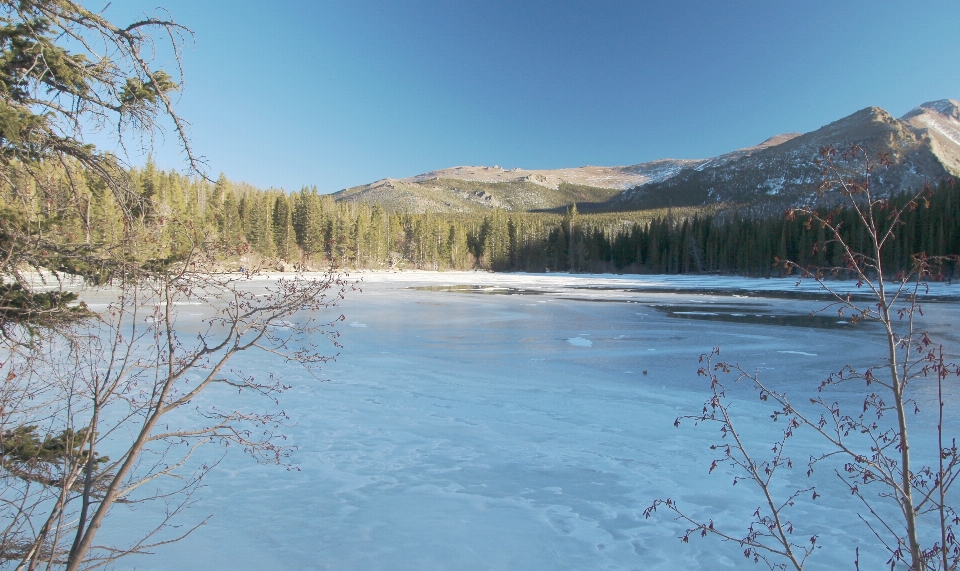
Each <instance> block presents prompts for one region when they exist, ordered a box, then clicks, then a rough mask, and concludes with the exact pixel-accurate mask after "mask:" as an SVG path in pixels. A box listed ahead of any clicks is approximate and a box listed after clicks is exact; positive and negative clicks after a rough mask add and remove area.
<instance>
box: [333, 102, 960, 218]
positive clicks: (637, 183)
mask: <svg viewBox="0 0 960 571" xmlns="http://www.w3.org/2000/svg"><path fill="white" fill-rule="evenodd" d="M851 143H855V144H859V145H861V146H862V147H864V148H866V149H869V150H870V151H871V152H872V153H887V154H888V155H889V157H890V159H891V161H892V163H893V164H892V166H891V167H890V168H888V169H885V170H884V171H883V172H881V173H879V174H878V179H877V183H878V184H880V185H881V187H882V188H884V189H885V190H888V191H892V192H899V191H903V190H909V189H915V188H919V187H920V186H922V185H923V184H924V182H926V181H933V180H937V179H939V178H943V177H948V176H960V102H957V101H956V100H953V99H943V100H938V101H931V102H928V103H924V104H922V105H920V106H918V107H917V108H915V109H913V110H911V111H910V112H908V113H907V114H905V115H904V116H902V117H901V118H899V119H897V118H894V117H893V116H891V115H890V114H889V113H887V112H886V111H884V110H883V109H880V108H879V107H868V108H866V109H862V110H860V111H857V112H856V113H853V114H851V115H849V116H847V117H844V118H842V119H840V120H837V121H834V122H832V123H830V124H828V125H825V126H823V127H821V128H820V129H817V130H815V131H811V132H809V133H805V134H800V133H788V134H783V135H777V136H775V137H771V138H770V139H767V140H766V141H764V142H763V143H760V144H759V145H756V146H754V147H748V148H744V149H738V150H736V151H733V152H730V153H726V154H723V155H720V156H717V157H713V158H708V159H660V160H656V161H650V162H647V163H641V164H636V165H630V166H617V167H600V166H583V167H577V168H564V169H553V170H527V169H520V168H515V169H509V170H507V169H502V168H500V167H498V166H494V167H484V166H459V167H451V168H447V169H441V170H436V171H431V172H428V173H424V174H420V175H416V176H412V177H408V178H404V179H383V180H380V181H377V182H374V183H371V184H367V185H362V186H358V187H353V188H349V189H345V190H342V191H340V192H337V193H335V194H334V197H335V199H336V200H338V201H347V202H365V203H370V204H379V205H381V206H382V207H384V208H387V209H390V210H408V211H413V212H476V211H483V210H486V209H490V208H494V207H499V208H504V209H507V210H524V211H530V210H551V209H562V208H563V207H565V206H567V205H569V204H572V203H574V202H576V203H578V204H581V205H582V206H584V207H586V208H587V209H590V210H607V211H615V210H637V209H647V208H662V207H666V206H671V205H672V206H698V205H706V204H716V203H729V204H737V205H759V206H761V207H769V208H783V207H788V206H796V205H799V204H809V203H811V202H812V201H815V200H817V186H818V183H819V182H820V179H821V172H820V168H819V167H817V166H816V165H815V164H814V163H813V160H814V159H815V158H816V157H817V156H818V154H819V150H820V148H821V147H824V146H831V145H833V146H837V147H838V148H842V147H845V146H847V145H849V144H851Z"/></svg>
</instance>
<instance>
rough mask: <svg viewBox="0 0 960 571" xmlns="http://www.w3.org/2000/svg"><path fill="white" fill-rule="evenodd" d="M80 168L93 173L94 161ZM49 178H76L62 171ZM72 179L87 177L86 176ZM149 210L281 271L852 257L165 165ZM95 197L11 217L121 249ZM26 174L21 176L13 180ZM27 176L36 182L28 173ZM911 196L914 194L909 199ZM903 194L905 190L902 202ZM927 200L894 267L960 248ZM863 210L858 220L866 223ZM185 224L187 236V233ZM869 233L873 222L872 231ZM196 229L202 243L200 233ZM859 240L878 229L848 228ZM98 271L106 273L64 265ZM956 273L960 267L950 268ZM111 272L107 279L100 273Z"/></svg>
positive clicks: (677, 269)
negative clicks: (413, 202)
mask: <svg viewBox="0 0 960 571" xmlns="http://www.w3.org/2000/svg"><path fill="white" fill-rule="evenodd" d="M78 172H80V173H82V172H83V171H82V169H80V170H79V171H78ZM49 176H50V177H53V178H56V177H62V178H64V185H63V188H64V189H68V188H70V185H69V184H67V181H66V177H67V175H66V174H64V173H63V172H62V171H61V170H56V171H54V170H51V172H50V173H49ZM71 176H77V175H76V173H74V174H72V175H71ZM129 176H130V177H131V179H132V182H133V188H134V189H135V190H137V191H138V192H139V193H140V194H141V195H142V197H143V198H145V199H146V200H144V201H142V203H143V204H145V205H146V206H144V207H143V211H142V212H138V213H136V214H137V215H139V216H142V217H148V218H151V219H152V220H153V221H155V222H159V223H160V224H159V225H158V227H159V228H162V229H164V230H161V231H160V232H161V233H160V234H159V235H157V236H155V239H156V243H155V244H154V248H153V250H152V252H153V254H152V255H153V257H154V258H155V259H157V260H160V261H166V262H171V261H176V260H177V259H179V258H182V257H183V256H184V255H185V254H186V253H187V250H188V249H189V248H195V247H197V246H196V245H197V244H205V245H207V246H208V247H210V249H211V251H213V250H216V251H217V252H226V253H227V254H226V258H224V259H223V260H222V262H223V264H224V267H225V268H231V267H234V266H239V265H242V264H243V263H244V261H246V263H248V264H253V263H256V262H259V263H262V264H264V267H267V268H270V269H273V268H275V267H282V268H284V269H291V270H292V269H294V268H295V267H300V268H306V269H320V268H325V267H327V266H329V265H331V264H332V265H335V266H338V267H345V268H407V269H413V268H416V269H428V270H451V269H453V270H467V269H488V270H494V271H526V272H552V271H570V272H618V273H668V274H678V273H720V274H738V275H745V276H760V277H767V276H778V275H783V273H784V270H783V268H782V266H781V265H779V264H778V263H777V261H778V260H787V259H789V260H793V261H795V262H797V263H799V264H800V265H801V266H803V265H808V264H810V265H817V266H832V265H836V266H840V265H842V254H841V252H840V251H839V249H838V248H836V247H834V246H833V245H831V244H829V243H827V244H826V247H823V246H818V244H819V243H821V242H823V240H824V239H825V235H824V232H823V230H822V229H821V228H818V227H817V226H816V225H813V224H810V223H809V222H808V221H807V220H806V219H804V217H802V216H796V217H790V216H787V215H782V216H776V217H761V216H751V215H750V214H745V213H744V212H745V211H743V210H738V209H733V208H728V209H722V208H714V209H710V210H708V209H697V208H682V209H681V208H677V209H660V210H646V211H636V212H616V213H602V214H582V213H578V212H577V209H576V206H575V205H574V206H573V207H571V208H569V209H568V210H567V212H566V213H565V214H562V215H561V214H553V213H531V212H516V211H505V210H500V209H494V210H491V211H489V212H488V213H484V214H449V213H446V214H437V213H427V214H423V213H409V212H391V211H387V210H385V209H383V208H381V207H379V206H372V207H370V206H367V205H365V204H358V203H336V202H334V200H333V199H332V197H330V196H329V195H324V194H320V193H318V192H317V190H316V189H315V188H304V189H302V190H300V191H298V192H294V193H289V194H288V193H287V192H285V191H282V190H276V189H268V190H263V189H259V188H255V187H253V186H250V185H248V184H244V183H236V182H232V181H230V180H228V179H227V178H226V177H225V176H223V175H221V176H220V178H219V179H218V180H217V181H216V182H215V183H211V182H208V181H206V180H203V179H199V178H196V177H188V176H185V175H182V174H179V173H177V172H174V171H170V172H163V171H161V170H158V169H157V168H156V166H155V165H154V164H153V163H152V161H148V162H147V164H146V166H145V167H143V168H139V169H137V168H134V169H131V170H130V171H129ZM87 180H88V181H89V183H88V184H86V185H85V188H86V192H85V193H79V194H78V193H77V192H75V191H67V190H64V193H63V194H62V195H60V196H59V198H58V199H59V200H60V203H59V204H58V203H56V201H51V200H49V199H45V200H44V201H37V202H36V203H33V204H16V203H14V202H13V200H12V197H13V196H14V195H13V194H12V193H10V192H4V193H3V195H2V196H0V200H2V201H3V202H2V209H3V216H5V217H7V218H8V219H9V220H20V221H21V223H25V224H35V225H37V227H38V228H42V229H46V231H47V232H48V233H52V234H56V235H58V236H60V237H61V239H62V240H63V241H64V242H65V243H69V244H73V245H74V246H75V247H77V248H91V249H96V248H100V249H103V248H110V247H113V246H115V245H116V244H117V243H118V241H119V240H121V239H122V236H123V232H122V224H123V222H122V220H123V218H122V216H121V213H120V211H119V210H118V206H117V205H116V203H115V201H114V199H113V195H112V194H111V193H110V192H106V191H105V189H104V188H101V185H98V184H97V182H96V181H97V179H96V177H92V176H91V177H87ZM13 183H14V184H16V183H17V181H16V180H14V181H13ZM23 184H29V183H28V182H27V181H26V178H25V179H24V181H23ZM903 200H905V199H903ZM898 201H901V199H897V198H895V199H893V200H892V201H891V207H897V206H898ZM925 204H927V205H928V206H926V207H923V208H919V209H916V210H914V211H912V212H910V213H909V214H908V215H907V217H906V224H905V225H904V226H903V227H902V228H900V229H899V230H898V231H897V232H895V234H894V238H893V241H894V244H893V247H891V248H888V249H887V252H888V255H889V257H890V259H888V260H884V265H885V267H888V268H902V267H906V266H907V265H908V262H909V259H908V257H907V256H908V255H909V253H911V252H925V253H927V254H928V255H951V254H952V255H955V254H958V253H960V190H958V189H957V188H956V187H955V186H954V185H953V184H941V185H939V186H938V187H937V188H936V189H934V190H933V191H932V193H931V194H930V196H929V198H928V200H927V201H926V203H925ZM853 214H854V213H852V212H848V211H837V212H836V213H834V216H838V217H841V219H842V218H850V223H849V224H845V225H844V226H845V227H847V228H851V229H853V228H857V227H858V225H857V224H854V223H853V219H852V216H853ZM184 230H186V232H184ZM861 233H862V231H861ZM184 237H188V238H190V239H189V240H187V239H185V238H184ZM845 238H846V240H847V241H848V242H849V243H851V244H853V245H854V246H856V247H860V246H861V244H860V242H862V240H863V239H864V238H865V236H861V235H860V234H858V233H857V231H855V230H851V231H849V234H848V235H847V236H845ZM61 269H65V270H67V271H71V272H76V273H87V274H93V275H94V276H96V269H95V268H79V267H65V268H61ZM946 270H947V274H946V275H947V276H948V277H952V276H953V274H954V272H955V268H947V269H946ZM100 277H106V276H100Z"/></svg>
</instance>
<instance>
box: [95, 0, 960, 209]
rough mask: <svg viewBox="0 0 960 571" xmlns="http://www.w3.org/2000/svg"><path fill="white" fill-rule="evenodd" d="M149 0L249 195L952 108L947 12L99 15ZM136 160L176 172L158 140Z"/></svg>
mask: <svg viewBox="0 0 960 571" xmlns="http://www.w3.org/2000/svg"><path fill="white" fill-rule="evenodd" d="M87 5H88V6H89V7H90V8H93V9H99V8H101V7H102V6H103V2H102V0H97V1H96V2H87ZM157 5H161V6H163V7H164V8H165V9H167V10H168V11H169V12H170V14H171V15H172V16H173V17H174V19H176V20H177V21H178V22H180V23H182V24H185V25H186V26H188V27H190V28H191V29H192V30H193V31H194V32H195V42H190V43H189V44H188V47H187V50H186V52H185V54H184V68H185V72H186V82H187V84H186V86H185V88H184V90H183V92H182V95H181V96H180V97H179V100H178V110H179V112H180V114H181V115H183V116H184V117H185V118H186V119H187V120H189V121H190V122H191V124H192V127H191V137H192V140H193V144H194V146H195V147H196V150H197V152H198V153H199V154H202V155H203V156H205V157H206V159H207V162H208V164H209V169H208V170H209V171H210V174H211V176H213V177H216V176H217V175H218V174H219V173H220V172H223V173H225V174H226V175H227V177H228V178H230V179H232V180H241V181H246V182H249V183H251V184H254V185H257V186H261V187H278V188H285V189H287V190H298V189H299V188H300V187H302V186H304V185H316V186H317V188H318V189H319V190H320V191H322V192H332V191H336V190H339V189H341V188H345V187H348V186H353V185H358V184H363V183H367V182H372V181H374V180H378V179H381V178H385V177H394V178H401V177H405V176H411V175H414V174H418V173H422V172H426V171H429V170H433V169H437V168H443V167H448V166H455V165H500V166H502V167H504V168H513V167H522V168H560V167H571V166H581V165H587V164H591V165H627V164H636V163H640V162H644V161H649V160H653V159H657V158H664V157H674V158H697V157H707V156H713V155H716V154H720V153H723V152H726V151H730V150H733V149H737V148H740V147H744V146H749V145H753V144H756V143H759V142H760V141H762V140H764V139H766V138H767V137H770V136H772V135H775V134H778V133H784V132H790V131H800V132H804V131H810V130H813V129H816V128H818V127H820V126H822V125H825V124H826V123H829V122H831V121H833V120H836V119H839V118H840V117H842V116H845V115H848V114H850V113H853V112H854V111H857V110H858V109H861V108H863V107H867V106H870V105H876V106H879V107H883V108H884V109H887V110H888V111H890V112H891V113H893V114H894V115H897V116H899V115H902V114H903V113H905V112H907V111H909V110H910V109H911V108H913V107H915V106H916V105H918V104H920V103H923V102H925V101H929V100H933V99H942V98H960V58H958V54H960V33H958V31H957V23H960V2H955V1H949V2H916V3H913V2H877V1H875V2H799V1H797V2H770V1H764V2H726V1H723V2H721V1H712V2H672V1H671V2H666V1H664V2H641V1H639V0H638V1H635V2H602V1H600V2H586V1H585V2H560V1H554V2H546V1H544V2H519V1H508V2H492V1H491V2H479V1H477V2H466V1H464V2H455V1H445V2H443V1H437V2H423V1H419V0H404V1H402V2H400V1H397V2H352V1H350V2H319V1H309V2H308V1H300V2H298V1H287V2H276V1H263V2H259V1H245V0H235V1H226V0H219V1H213V0H206V1H197V0H192V1H187V0H123V1H122V2H114V3H113V4H111V5H110V6H109V7H108V8H107V10H106V12H105V14H106V15H107V16H108V17H109V18H111V19H113V20H114V21H115V23H117V24H123V23H125V22H129V21H131V20H132V19H135V18H136V17H137V16H142V14H143V13H144V12H146V13H150V14H153V13H154V9H155V7H156V6H157ZM164 57H166V56H163V55H161V56H160V62H161V63H163V62H164V59H163V58H164ZM154 154H155V158H156V160H157V162H158V164H159V165H160V166H161V167H163V168H178V169H183V167H184V165H183V162H182V157H181V156H180V155H179V154H178V152H177V148H176V146H175V145H173V144H172V139H171V138H170V137H169V136H168V137H167V138H166V141H165V140H164V139H163V138H161V139H159V140H158V141H157V146H156V148H155V150H154ZM130 160H131V161H132V162H133V163H135V164H136V163H142V162H143V160H144V159H143V157H142V156H141V157H138V156H132V157H131V158H130Z"/></svg>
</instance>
